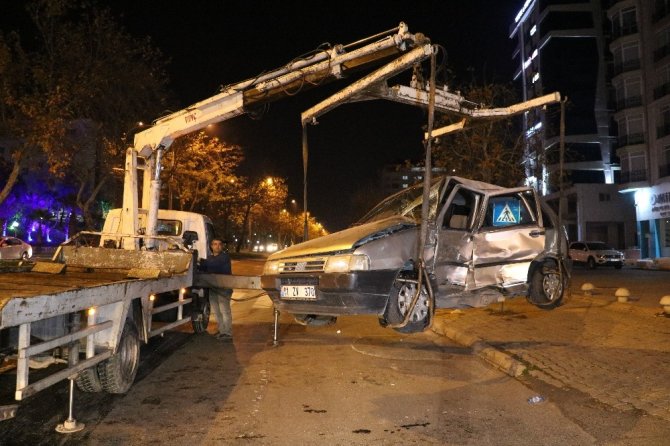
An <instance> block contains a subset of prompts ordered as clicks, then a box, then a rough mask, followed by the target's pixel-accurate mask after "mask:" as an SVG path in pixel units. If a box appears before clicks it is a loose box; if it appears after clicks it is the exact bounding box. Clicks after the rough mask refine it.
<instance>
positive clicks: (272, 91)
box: [121, 23, 430, 249]
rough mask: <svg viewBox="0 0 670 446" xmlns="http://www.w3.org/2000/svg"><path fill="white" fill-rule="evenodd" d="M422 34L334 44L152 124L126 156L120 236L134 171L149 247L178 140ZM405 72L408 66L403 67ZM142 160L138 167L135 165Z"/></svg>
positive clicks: (127, 218)
mask: <svg viewBox="0 0 670 446" xmlns="http://www.w3.org/2000/svg"><path fill="white" fill-rule="evenodd" d="M427 43H428V39H427V38H426V37H425V36H423V35H422V34H411V33H410V32H409V30H408V28H407V25H405V24H404V23H400V25H399V26H398V27H396V28H394V29H391V30H389V31H386V32H383V33H380V34H376V35H374V36H370V37H368V38H365V39H362V40H359V41H357V42H354V43H351V44H348V45H336V46H333V47H331V48H329V49H325V50H319V51H317V52H315V53H314V54H312V55H310V56H308V57H303V58H298V59H295V60H293V61H292V62H290V63H288V64H287V65H285V66H284V67H281V68H279V69H276V70H273V71H271V72H269V73H266V74H263V75H260V76H258V77H255V78H252V79H248V80H245V81H242V82H239V83H236V84H233V85H228V86H226V87H223V88H222V89H221V92H220V93H218V94H216V95H215V96H212V97H210V98H208V99H205V100H203V101H200V102H198V103H196V104H193V105H191V106H189V107H186V108H184V109H182V110H180V111H178V112H176V113H172V114H170V115H168V116H165V117H163V118H160V119H158V120H156V121H155V122H154V123H153V125H152V126H151V127H150V128H148V129H146V130H144V131H141V132H138V133H137V134H136V135H135V138H134V144H133V146H132V147H129V148H128V149H127V151H126V164H125V177H124V194H123V207H122V215H121V231H122V233H123V234H127V235H138V234H141V233H142V232H143V231H142V229H141V228H140V227H139V212H140V210H139V205H138V173H137V171H138V169H141V170H143V171H144V175H143V189H142V190H143V193H142V208H143V209H145V210H146V212H147V220H146V228H145V229H144V233H145V235H146V236H147V240H146V245H147V246H149V247H151V246H152V241H151V236H153V235H155V226H156V221H157V215H158V204H159V201H160V186H161V183H160V171H161V158H162V156H163V154H164V152H165V151H166V150H168V149H169V147H170V145H171V144H172V143H173V142H174V140H175V139H176V138H178V137H180V136H183V135H186V134H188V133H192V132H195V131H198V130H201V129H203V128H205V127H206V126H207V125H209V124H213V123H217V122H221V121H225V120H228V119H231V118H234V117H236V116H239V115H241V114H245V113H247V112H248V111H249V110H250V107H251V106H254V105H258V104H265V103H269V102H272V101H274V100H277V99H280V98H282V97H286V96H290V95H292V94H294V93H292V92H295V91H298V90H301V89H307V88H310V87H313V86H316V85H320V84H323V83H325V82H328V81H331V80H334V79H338V78H341V77H344V76H345V75H346V74H347V73H349V72H352V71H355V70H358V69H363V68H367V67H369V66H371V65H375V64H379V63H380V62H383V61H385V60H388V59H390V58H393V57H397V56H398V55H400V54H403V53H405V52H407V51H408V50H411V49H412V48H415V47H417V46H421V45H424V46H426V47H427V48H430V45H426V44H427ZM405 68H407V66H405ZM141 159H143V160H144V163H142V164H140V163H139V161H138V160H141ZM138 247H139V240H138V239H137V238H132V237H126V238H124V239H123V248H125V249H137V248H138Z"/></svg>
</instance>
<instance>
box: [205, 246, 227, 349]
mask: <svg viewBox="0 0 670 446" xmlns="http://www.w3.org/2000/svg"><path fill="white" fill-rule="evenodd" d="M210 248H211V250H212V255H211V256H209V258H208V259H207V260H204V261H203V262H201V264H200V266H201V269H202V271H203V272H206V273H213V274H232V270H231V266H230V256H229V255H228V253H226V252H225V251H224V250H223V241H222V240H221V239H218V238H215V239H212V242H211V243H210ZM232 295H233V290H231V289H229V288H210V289H209V306H210V308H211V309H212V311H213V312H214V317H216V323H217V324H218V325H219V333H218V334H217V335H216V338H217V339H221V340H223V341H231V340H232V339H233V316H232V313H231V311H230V298H231V296H232Z"/></svg>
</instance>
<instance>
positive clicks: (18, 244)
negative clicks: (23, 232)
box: [0, 237, 33, 260]
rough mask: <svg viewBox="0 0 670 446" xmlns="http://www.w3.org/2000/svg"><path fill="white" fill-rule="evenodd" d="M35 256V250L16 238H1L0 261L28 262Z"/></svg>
mask: <svg viewBox="0 0 670 446" xmlns="http://www.w3.org/2000/svg"><path fill="white" fill-rule="evenodd" d="M32 256H33V248H32V246H30V245H29V244H28V243H26V242H24V241H23V240H21V239H18V238H16V237H0V260H12V259H21V260H28V259H29V258H31V257H32Z"/></svg>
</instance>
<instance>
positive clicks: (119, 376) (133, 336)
mask: <svg viewBox="0 0 670 446" xmlns="http://www.w3.org/2000/svg"><path fill="white" fill-rule="evenodd" d="M139 364H140V340H139V336H138V335H137V328H136V327H135V324H134V323H133V322H132V321H131V320H129V319H127V320H126V323H125V325H124V326H123V333H122V334H121V340H120V341H119V347H118V348H117V350H116V353H114V354H113V355H112V356H111V357H109V358H108V359H106V360H105V361H103V362H101V363H100V364H98V375H99V376H100V383H101V385H102V389H103V390H104V391H105V392H107V393H126V392H127V391H128V389H130V386H132V384H133V381H135V375H136V374H137V369H138V367H139Z"/></svg>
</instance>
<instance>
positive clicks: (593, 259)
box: [569, 241, 624, 269]
mask: <svg viewBox="0 0 670 446" xmlns="http://www.w3.org/2000/svg"><path fill="white" fill-rule="evenodd" d="M569 254H570V258H571V259H572V261H573V262H574V263H581V264H584V265H586V266H587V267H588V268H589V269H594V268H595V267H596V266H613V267H615V268H616V269H621V268H622V267H623V261H624V254H623V252H621V251H617V250H616V249H614V248H612V247H611V246H608V245H607V244H606V243H603V242H581V241H580V242H573V243H570V251H569Z"/></svg>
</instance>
